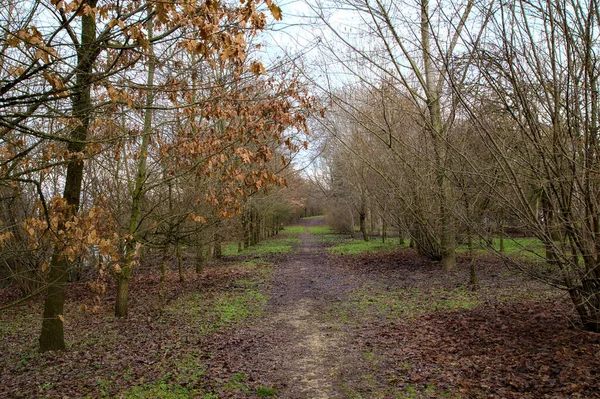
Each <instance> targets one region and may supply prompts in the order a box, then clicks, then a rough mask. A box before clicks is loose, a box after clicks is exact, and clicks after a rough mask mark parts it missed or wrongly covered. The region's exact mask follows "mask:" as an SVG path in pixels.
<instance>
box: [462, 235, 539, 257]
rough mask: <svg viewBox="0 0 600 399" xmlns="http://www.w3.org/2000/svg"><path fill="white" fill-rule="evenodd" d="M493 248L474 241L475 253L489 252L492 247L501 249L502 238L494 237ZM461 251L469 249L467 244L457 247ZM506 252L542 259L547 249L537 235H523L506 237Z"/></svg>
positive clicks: (506, 253)
mask: <svg viewBox="0 0 600 399" xmlns="http://www.w3.org/2000/svg"><path fill="white" fill-rule="evenodd" d="M491 244H492V248H489V246H488V244H486V243H481V244H480V243H479V242H477V241H473V249H474V252H475V253H480V254H481V253H488V252H490V250H491V249H493V250H495V251H500V239H499V238H493V239H492V243H491ZM456 251H457V252H459V253H466V252H467V251H468V248H467V245H466V244H464V245H460V246H459V247H458V248H457V249H456ZM504 254H505V255H508V256H516V257H526V258H530V259H531V258H535V259H540V258H544V257H545V254H546V251H545V248H544V244H543V243H542V242H541V241H540V240H539V239H537V238H535V237H522V238H505V239H504Z"/></svg>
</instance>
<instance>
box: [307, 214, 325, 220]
mask: <svg viewBox="0 0 600 399" xmlns="http://www.w3.org/2000/svg"><path fill="white" fill-rule="evenodd" d="M324 218H325V216H323V215H316V216H308V217H305V218H302V220H313V219H324Z"/></svg>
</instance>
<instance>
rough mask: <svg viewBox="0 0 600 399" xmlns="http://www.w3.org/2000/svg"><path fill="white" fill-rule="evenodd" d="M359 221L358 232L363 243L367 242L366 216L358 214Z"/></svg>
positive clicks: (362, 213)
mask: <svg viewBox="0 0 600 399" xmlns="http://www.w3.org/2000/svg"><path fill="white" fill-rule="evenodd" d="M358 216H359V220H360V232H361V233H362V238H363V240H364V241H367V242H368V241H369V234H368V233H367V223H366V219H367V215H366V214H365V213H364V212H361V213H359V214H358Z"/></svg>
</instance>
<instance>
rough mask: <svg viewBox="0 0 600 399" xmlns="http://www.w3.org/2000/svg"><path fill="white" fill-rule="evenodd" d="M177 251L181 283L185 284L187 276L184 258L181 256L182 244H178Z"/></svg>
mask: <svg viewBox="0 0 600 399" xmlns="http://www.w3.org/2000/svg"><path fill="white" fill-rule="evenodd" d="M176 251H177V270H178V271H179V282H180V283H182V284H183V283H185V274H184V270H183V258H182V255H181V245H180V244H177V246H176Z"/></svg>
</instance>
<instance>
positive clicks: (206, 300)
mask: <svg viewBox="0 0 600 399" xmlns="http://www.w3.org/2000/svg"><path fill="white" fill-rule="evenodd" d="M273 267H274V265H273V264H271V263H268V262H264V261H261V260H249V261H246V262H241V263H238V264H234V265H226V266H225V267H224V268H223V273H225V274H228V275H230V276H231V281H230V282H229V283H228V285H227V287H226V288H222V287H221V288H215V289H209V290H207V291H205V292H194V293H190V294H188V295H185V296H181V297H179V298H177V299H176V300H175V301H173V302H171V303H170V304H169V305H168V306H167V307H166V308H165V309H164V310H163V317H162V318H161V319H160V320H159V322H163V323H169V322H170V320H177V322H178V323H183V325H185V326H186V328H189V329H190V331H193V334H198V335H205V334H211V333H217V332H218V333H226V331H227V330H228V329H231V328H237V327H240V326H242V325H244V324H247V323H251V322H253V321H257V320H260V318H261V316H262V313H263V310H264V307H265V304H266V302H267V300H268V296H267V295H266V294H265V293H264V288H265V285H266V284H267V283H268V282H269V280H270V277H271V275H272V272H273ZM236 276H237V277H236ZM184 350H187V352H188V354H187V356H182V355H176V356H174V357H173V358H171V359H169V360H168V364H166V365H165V367H164V370H165V372H164V374H163V375H162V377H161V378H160V379H158V380H157V381H151V382H146V383H140V384H137V385H135V386H133V387H132V388H130V389H129V390H127V391H126V392H122V393H121V394H120V395H119V397H121V398H126V399H141V398H166V399H183V398H201V399H218V398H220V397H223V396H226V397H230V396H232V395H233V396H235V397H240V395H242V396H243V397H256V396H258V397H268V396H275V395H276V393H275V391H274V390H273V389H272V388H269V387H264V386H260V387H257V388H252V387H251V385H250V383H249V381H248V378H247V376H246V375H244V374H242V373H236V374H233V375H232V376H230V377H229V378H228V379H223V380H220V381H211V382H210V385H211V387H212V388H209V387H207V386H206V384H207V382H206V377H205V376H206V374H207V370H208V366H207V365H206V364H205V360H201V359H200V356H199V352H198V351H197V350H194V349H193V348H187V349H184ZM215 386H218V388H217V389H215V388H214V387H215ZM108 388H110V387H107V390H106V391H107V392H109V391H110V390H109V389H108ZM106 397H109V396H106Z"/></svg>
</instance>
